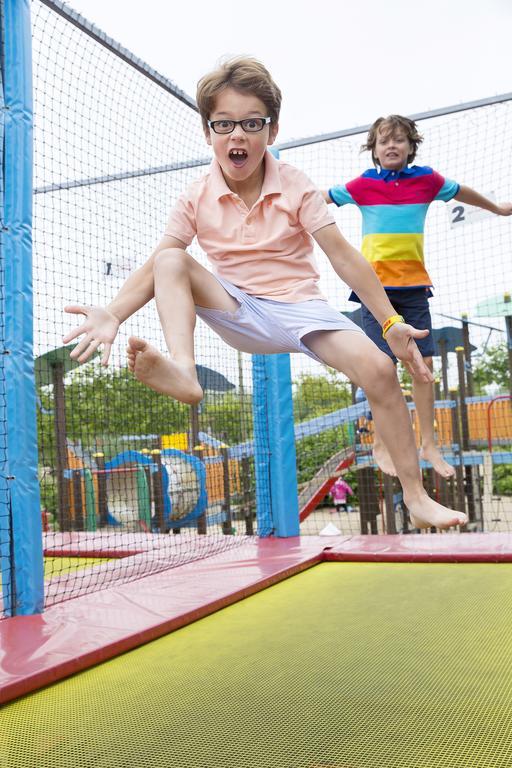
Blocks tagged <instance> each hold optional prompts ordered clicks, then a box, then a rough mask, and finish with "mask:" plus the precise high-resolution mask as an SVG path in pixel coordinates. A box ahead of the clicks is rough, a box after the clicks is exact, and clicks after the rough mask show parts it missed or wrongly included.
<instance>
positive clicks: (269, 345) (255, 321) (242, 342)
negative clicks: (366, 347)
mask: <svg viewBox="0 0 512 768" xmlns="http://www.w3.org/2000/svg"><path fill="white" fill-rule="evenodd" d="M216 279H217V280H218V281H219V283H220V284H221V285H222V286H223V288H225V290H226V291H227V292H228V293H229V294H230V295H231V296H233V298H234V299H236V300H237V301H238V303H239V307H238V309H237V310H235V311H234V312H226V311H224V310H220V309H207V308H206V307H198V306H196V312H197V315H198V317H200V318H201V320H204V322H205V323H206V324H207V325H209V326H210V328H211V329H212V330H214V331H215V333H217V334H218V335H219V336H220V337H221V339H224V341H225V342H226V343H227V344H229V345H230V346H231V347H234V348H235V349H239V350H240V351H241V352H249V353H250V354H253V355H258V354H267V355H270V354H276V353H280V352H304V354H306V355H309V357H312V358H313V360H317V361H318V362H320V363H322V362H323V361H322V360H320V358H319V357H317V355H315V353H314V352H312V351H311V350H310V349H309V348H308V347H307V346H306V345H305V344H304V343H303V341H302V339H303V338H304V336H306V335H307V334H308V333H312V332H313V331H356V332H357V333H363V331H362V330H361V328H359V327H358V326H357V325H355V323H353V322H352V321H351V320H349V319H348V317H345V315H342V314H341V312H338V311H337V310H336V309H334V308H333V307H331V306H330V305H329V304H328V303H327V301H324V300H323V299H311V300H309V301H299V302H295V303H288V302H283V301H273V300H272V299H262V298H258V297H257V296H250V295H249V294H247V293H244V292H243V291H241V290H240V288H237V286H236V285H233V284H232V283H229V282H228V281H227V280H223V279H222V278H220V277H217V276H216Z"/></svg>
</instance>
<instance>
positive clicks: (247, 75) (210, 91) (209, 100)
mask: <svg viewBox="0 0 512 768" xmlns="http://www.w3.org/2000/svg"><path fill="white" fill-rule="evenodd" d="M225 88H234V90H235V91H240V92H241V93H248V94H251V95H252V96H256V97H257V98H258V99H260V100H261V101H262V102H263V103H264V104H265V106H266V108H267V110H268V116H269V117H270V118H271V119H272V122H273V123H277V121H278V120H279V112H280V110H281V91H280V89H279V88H278V86H277V85H276V84H275V82H274V81H273V79H272V77H271V75H270V72H269V71H268V70H267V69H266V67H264V66H263V64H262V63H261V62H260V61H258V60H257V59H254V58H252V57H249V56H237V57H235V58H233V59H227V60H226V61H224V62H221V64H220V66H219V67H218V68H217V69H215V70H214V71H213V72H209V73H208V74H206V75H205V76H204V77H202V78H201V80H200V81H199V83H198V84H197V94H196V101H197V106H198V107H199V114H200V115H201V119H202V121H203V128H204V130H205V131H206V130H208V120H209V119H210V114H211V112H212V111H213V110H214V108H215V98H216V96H217V94H219V93H220V92H221V91H223V90H224V89H225Z"/></svg>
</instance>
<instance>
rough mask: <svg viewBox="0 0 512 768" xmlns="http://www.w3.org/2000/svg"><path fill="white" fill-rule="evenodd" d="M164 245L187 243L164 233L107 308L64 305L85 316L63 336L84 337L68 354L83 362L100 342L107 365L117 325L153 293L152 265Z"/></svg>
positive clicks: (66, 309) (70, 339) (67, 342)
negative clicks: (152, 250) (149, 254)
mask: <svg viewBox="0 0 512 768" xmlns="http://www.w3.org/2000/svg"><path fill="white" fill-rule="evenodd" d="M166 248H182V249H185V248H186V246H185V244H184V243H182V242H181V240H178V239H177V238H174V237H168V236H167V235H166V236H164V237H163V238H162V239H161V240H160V242H159V243H158V245H157V247H156V248H155V250H154V252H153V253H152V254H151V256H150V257H149V259H148V260H147V261H146V262H145V263H144V264H143V265H142V266H141V267H139V269H136V270H135V272H132V274H131V275H130V276H129V277H128V279H127V280H126V281H125V282H124V284H123V285H122V287H121V289H120V290H119V292H118V294H117V296H116V297H115V298H114V299H113V300H112V301H111V302H110V304H108V305H107V306H106V307H87V306H82V305H71V306H67V307H64V311H65V312H68V313H70V314H73V315H84V316H85V320H84V322H83V323H82V324H81V325H80V326H78V328H75V329H73V330H72V331H70V332H69V333H68V334H67V335H66V336H64V338H63V340H62V341H63V343H64V344H69V342H70V341H73V339H76V338H77V337H78V336H83V338H82V339H80V341H79V342H78V344H77V345H76V347H75V348H74V349H73V351H72V352H71V355H70V357H71V358H72V359H73V360H78V361H79V362H80V363H85V361H86V360H89V358H90V357H91V356H92V355H93V354H94V353H95V352H96V350H97V349H98V347H99V346H100V345H102V346H103V354H102V356H101V364H102V365H107V363H108V359H109V357H110V350H111V348H112V344H113V342H114V339H115V337H116V336H117V332H118V330H119V326H120V325H121V323H123V322H124V321H125V320H127V318H129V317H130V316H131V315H133V314H134V313H135V312H136V311H137V310H138V309H140V308H141V307H143V306H144V305H145V304H147V303H148V301H150V300H151V299H152V298H153V296H154V285H153V265H154V261H155V256H156V255H157V254H158V253H160V251H162V250H164V249H166Z"/></svg>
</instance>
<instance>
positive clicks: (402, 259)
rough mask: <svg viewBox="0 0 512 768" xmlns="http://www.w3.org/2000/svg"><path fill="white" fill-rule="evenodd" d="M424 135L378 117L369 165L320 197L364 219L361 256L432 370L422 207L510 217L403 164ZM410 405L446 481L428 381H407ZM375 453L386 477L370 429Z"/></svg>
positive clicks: (380, 444) (424, 453)
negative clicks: (460, 207) (419, 332)
mask: <svg viewBox="0 0 512 768" xmlns="http://www.w3.org/2000/svg"><path fill="white" fill-rule="evenodd" d="M422 141H423V137H422V136H420V134H419V133H418V129H417V127H416V123H415V122H414V121H413V120H409V118H407V117H402V116H401V115H390V116H389V117H379V118H378V120H376V121H375V122H374V123H373V125H372V126H371V128H370V130H369V131H368V136H367V138H366V144H364V145H363V147H362V148H361V151H364V150H367V151H369V152H371V154H372V160H373V164H374V166H375V168H371V169H369V170H367V171H365V172H364V173H363V174H362V175H361V176H359V177H358V178H357V179H353V180H352V181H349V182H348V183H347V184H345V185H342V186H335V187H332V188H331V189H329V191H328V192H327V191H326V192H324V193H323V194H324V199H325V200H326V201H327V202H329V203H332V202H334V203H336V205H338V206H341V205H345V204H347V203H352V204H355V205H357V206H358V207H359V208H360V210H361V213H362V217H363V243H362V249H361V250H362V253H363V255H364V256H365V258H366V259H367V261H368V262H369V263H370V264H371V266H372V267H373V269H374V270H375V272H376V274H377V276H378V278H379V280H380V282H381V283H382V285H383V286H384V288H385V291H386V294H387V296H388V298H389V300H390V302H391V304H392V306H393V310H394V312H395V313H396V314H397V315H399V316H400V317H403V318H404V319H405V322H406V323H410V324H411V325H412V326H415V327H417V328H427V329H428V330H429V331H430V333H429V334H428V335H425V336H424V337H422V338H419V337H416V338H418V347H419V350H420V352H421V354H422V356H423V360H424V363H425V365H426V366H427V367H428V368H429V370H430V371H432V370H433V362H432V356H433V355H434V341H433V337H432V320H431V316H430V310H429V305H428V299H429V298H430V297H431V296H432V291H431V288H432V281H431V280H430V277H429V275H428V273H427V271H426V269H425V265H424V259H423V230H424V225H425V217H426V215H427V210H428V206H429V205H430V203H431V202H432V201H433V200H444V201H448V200H451V199H452V198H455V200H459V201H460V202H462V203H467V204H468V205H476V206H479V207H480V208H485V209H486V210H488V211H492V212H493V213H496V214H499V215H501V216H510V214H512V204H511V203H501V204H499V205H497V204H495V203H493V202H492V201H491V200H488V199H487V198H486V197H484V196H483V195H481V194H479V193H478V192H475V190H473V189H470V188H469V187H465V186H461V185H460V184H457V183H456V182H455V181H451V180H450V179H445V178H443V176H441V174H439V173H437V172H436V171H433V170H432V168H429V167H427V166H417V165H409V164H410V163H412V162H413V160H414V158H415V157H416V152H417V149H418V146H419V145H420V143H421V142H422ZM349 298H350V300H351V301H361V315H362V320H363V328H364V330H365V332H366V334H367V335H368V336H369V337H370V338H371V339H372V340H373V341H374V342H375V344H376V345H377V346H378V347H379V348H380V349H381V350H382V351H383V352H385V353H386V354H387V355H389V357H390V358H391V359H392V360H393V362H394V363H396V362H397V356H396V355H395V353H394V352H393V350H392V348H391V345H390V344H389V343H388V342H389V338H388V339H386V338H383V334H382V328H381V325H380V323H379V321H378V318H377V316H376V315H375V314H374V312H372V310H371V308H370V307H368V306H367V305H366V301H365V300H364V298H363V297H362V296H359V294H358V291H357V290H353V291H352V293H351V295H350V297H349ZM413 400H414V402H415V404H416V411H417V413H418V420H419V424H420V431H421V449H420V455H421V457H422V458H423V459H425V460H426V461H429V462H430V464H431V465H432V467H433V468H434V470H435V471H436V472H437V473H438V474H439V475H441V477H444V478H449V477H451V476H453V475H454V474H455V470H454V469H453V467H451V466H450V465H449V464H448V463H447V462H446V461H445V460H444V459H443V457H442V455H441V452H440V451H439V448H438V447H437V445H436V442H435V433H434V387H433V384H432V380H427V379H426V378H425V377H423V378H421V379H420V378H418V377H417V376H413ZM373 454H374V458H375V461H376V462H377V464H378V466H379V467H380V468H381V469H382V470H383V471H384V472H387V473H388V474H390V475H396V474H397V468H396V465H395V464H394V461H393V458H392V456H390V454H389V451H388V450H387V447H386V440H385V438H384V436H383V434H382V432H381V430H380V426H379V425H378V424H377V423H376V424H375V431H374V448H373Z"/></svg>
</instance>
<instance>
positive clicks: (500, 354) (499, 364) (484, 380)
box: [473, 342, 510, 394]
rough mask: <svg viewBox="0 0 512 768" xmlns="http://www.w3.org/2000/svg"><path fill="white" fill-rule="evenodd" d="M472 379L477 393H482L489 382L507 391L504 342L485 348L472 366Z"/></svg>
mask: <svg viewBox="0 0 512 768" xmlns="http://www.w3.org/2000/svg"><path fill="white" fill-rule="evenodd" d="M473 381H474V383H475V388H476V391H477V393H479V394H484V393H485V391H486V387H488V386H489V385H491V384H494V385H496V386H498V387H499V390H500V391H504V392H508V391H509V388H510V372H509V368H508V349H507V344H506V342H502V343H501V344H497V345H496V346H494V347H489V348H488V349H486V350H485V352H484V353H483V354H482V356H481V357H480V359H479V360H478V362H477V363H476V365H475V366H474V368H473Z"/></svg>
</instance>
